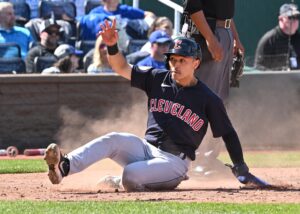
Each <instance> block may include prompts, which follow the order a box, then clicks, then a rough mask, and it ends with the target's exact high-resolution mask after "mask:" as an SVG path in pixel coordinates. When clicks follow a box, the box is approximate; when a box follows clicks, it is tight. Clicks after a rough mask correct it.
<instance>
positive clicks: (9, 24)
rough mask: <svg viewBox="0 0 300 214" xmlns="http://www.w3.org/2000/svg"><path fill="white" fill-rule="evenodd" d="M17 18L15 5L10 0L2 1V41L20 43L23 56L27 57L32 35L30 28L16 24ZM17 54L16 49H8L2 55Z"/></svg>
mask: <svg viewBox="0 0 300 214" xmlns="http://www.w3.org/2000/svg"><path fill="white" fill-rule="evenodd" d="M15 20H16V17H15V13H14V9H13V5H12V4H11V3H10V2H0V43H16V44H18V45H19V46H20V48H21V56H22V58H25V56H26V54H27V52H28V50H29V44H30V42H31V41H32V37H31V34H30V31H29V30H28V29H26V28H23V27H18V26H15ZM16 56H17V53H16V51H14V50H13V49H8V51H7V52H6V53H5V54H4V55H3V56H2V57H16Z"/></svg>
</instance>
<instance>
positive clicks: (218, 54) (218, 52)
mask: <svg viewBox="0 0 300 214" xmlns="http://www.w3.org/2000/svg"><path fill="white" fill-rule="evenodd" d="M207 47H208V50H209V52H210V53H211V56H212V58H213V59H214V60H215V61H217V62H220V61H222V60H223V57H224V53H223V48H222V45H221V44H220V42H219V41H218V40H217V39H216V38H212V39H211V41H207Z"/></svg>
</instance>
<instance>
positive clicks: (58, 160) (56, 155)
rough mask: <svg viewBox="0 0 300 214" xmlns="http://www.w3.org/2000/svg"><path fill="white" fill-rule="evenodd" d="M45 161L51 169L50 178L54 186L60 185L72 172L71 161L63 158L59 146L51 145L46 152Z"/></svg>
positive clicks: (49, 171)
mask: <svg viewBox="0 0 300 214" xmlns="http://www.w3.org/2000/svg"><path fill="white" fill-rule="evenodd" d="M44 160H45V161H46V162H47V165H48V167H49V170H48V177H49V179H50V181H51V183H52V184H59V183H60V182H61V181H62V179H63V177H65V176H67V175H68V173H69V170H70V161H69V159H68V158H67V157H65V156H63V155H62V153H61V151H60V149H59V147H58V145H57V144H55V143H52V144H50V145H49V146H48V147H47V149H46V152H45V156H44Z"/></svg>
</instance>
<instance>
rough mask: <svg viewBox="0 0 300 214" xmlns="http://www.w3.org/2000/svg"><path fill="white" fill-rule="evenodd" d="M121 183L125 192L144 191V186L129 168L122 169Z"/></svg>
mask: <svg viewBox="0 0 300 214" xmlns="http://www.w3.org/2000/svg"><path fill="white" fill-rule="evenodd" d="M122 185H123V187H124V189H125V190H126V191H127V192H137V191H145V187H144V185H143V184H141V182H140V181H139V179H138V177H137V176H135V175H134V172H132V170H130V169H126V168H125V169H124V172H123V176H122Z"/></svg>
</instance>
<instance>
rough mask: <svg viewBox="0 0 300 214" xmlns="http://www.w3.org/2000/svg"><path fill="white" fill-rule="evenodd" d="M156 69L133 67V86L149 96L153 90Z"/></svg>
mask: <svg viewBox="0 0 300 214" xmlns="http://www.w3.org/2000/svg"><path fill="white" fill-rule="evenodd" d="M154 71H155V69H154V68H151V67H143V66H136V65H135V66H133V67H132V72H131V86H132V87H135V88H139V89H141V90H143V91H145V92H146V93H147V94H149V92H150V91H151V89H152V85H153V84H152V83H153V79H154V75H155V72H154Z"/></svg>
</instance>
